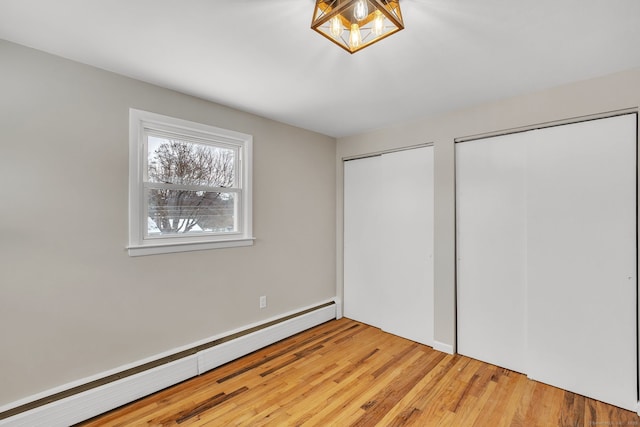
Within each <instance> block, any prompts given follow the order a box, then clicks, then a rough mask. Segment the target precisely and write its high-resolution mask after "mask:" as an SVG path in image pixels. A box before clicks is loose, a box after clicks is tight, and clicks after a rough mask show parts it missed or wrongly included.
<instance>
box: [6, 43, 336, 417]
mask: <svg viewBox="0 0 640 427" xmlns="http://www.w3.org/2000/svg"><path fill="white" fill-rule="evenodd" d="M0 58H1V60H0V61H1V65H0V135H1V140H0V144H1V150H0V182H1V184H0V384H1V385H0V406H2V405H4V404H7V403H10V402H13V401H15V400H18V399H21V398H24V397H27V396H30V395H32V394H35V393H38V392H41V391H44V390H47V389H49V388H52V387H56V386H59V385H62V384H65V383H67V382H71V381H74V380H78V379H81V378H84V377H87V376H90V375H93V374H97V373H100V372H103V371H106V370H109V369H113V368H117V367H118V366H121V365H123V364H127V363H131V362H135V361H137V360H140V359H143V358H145V357H150V356H153V355H155V354H158V353H161V352H165V351H168V350H171V349H173V348H176V347H179V346H182V345H187V344H190V343H193V342H195V341H198V340H201V339H205V338H207V337H210V336H213V335H216V334H219V333H223V332H225V331H228V330H231V329H235V328H239V327H242V326H243V325H247V324H250V323H253V322H259V321H261V320H264V319H267V318H271V317H274V316H278V315H280V314H282V313H287V312H290V311H294V310H296V309H299V308H302V307H307V306H310V305H313V304H316V303H318V302H324V301H326V300H328V299H331V298H333V297H334V296H335V276H336V273H335V262H336V261H335V247H336V242H335V220H336V217H335V212H336V204H335V188H336V178H335V173H334V164H335V153H336V141H335V140H334V139H333V138H329V137H326V136H323V135H319V134H316V133H313V132H309V131H305V130H301V129H298V128H294V127H291V126H287V125H284V124H281V123H277V122H273V121H270V120H267V119H263V118H260V117H256V116H254V115H251V114H248V113H244V112H240V111H237V110H233V109H230V108H227V107H223V106H220V105H216V104H213V103H210V102H206V101H203V100H200V99H197V98H193V97H189V96H186V95H183V94H180V93H177V92H173V91H170V90H166V89H162V88H159V87H156V86H152V85H149V84H145V83H142V82H139V81H136V80H132V79H129V78H126V77H122V76H118V75H115V74H112V73H109V72H106V71H102V70H98V69H96V68H92V67H88V66H85V65H81V64H78V63H75V62H71V61H68V60H65V59H62V58H59V57H55V56H51V55H48V54H45V53H42V52H38V51H35V50H32V49H28V48H25V47H22V46H18V45H15V44H12V43H8V42H5V41H0ZM130 107H133V108H137V109H142V110H147V111H152V112H156V113H160V114H165V115H169V116H173V117H178V118H182V119H186V120H191V121H196V122H200V123H206V124H211V125H213V126H218V127H222V128H226V129H231V130H235V131H238V132H243V133H248V134H251V135H253V137H254V174H253V176H254V204H253V205H254V234H255V237H256V238H257V240H256V242H255V245H254V246H253V247H246V248H231V249H217V250H209V251H200V252H188V253H179V254H167V255H154V256H148V257H136V258H131V257H129V256H128V255H127V251H126V249H125V247H126V245H127V239H128V234H127V228H128V224H127V218H128V216H127V209H128V205H127V201H128V196H127V191H128V144H129V141H128V114H129V108H130ZM260 295H267V296H268V302H269V307H268V308H267V309H265V310H260V309H259V308H258V298H259V296H260Z"/></svg>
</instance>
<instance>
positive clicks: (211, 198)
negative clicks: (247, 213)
mask: <svg viewBox="0 0 640 427" xmlns="http://www.w3.org/2000/svg"><path fill="white" fill-rule="evenodd" d="M148 201H149V210H148V217H149V220H148V225H147V236H150V237H154V236H165V235H180V234H181V235H184V234H187V235H194V234H202V233H231V232H237V231H238V227H237V223H236V218H235V211H236V206H235V205H236V194H235V193H215V192H206V191H186V190H148Z"/></svg>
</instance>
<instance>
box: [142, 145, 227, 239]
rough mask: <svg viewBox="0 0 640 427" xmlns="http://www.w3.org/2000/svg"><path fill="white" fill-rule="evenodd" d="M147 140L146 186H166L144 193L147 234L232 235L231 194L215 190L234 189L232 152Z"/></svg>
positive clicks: (221, 148) (208, 147) (213, 147)
mask: <svg viewBox="0 0 640 427" xmlns="http://www.w3.org/2000/svg"><path fill="white" fill-rule="evenodd" d="M148 141H149V144H148V147H149V148H148V171H147V174H148V182H149V183H151V184H153V183H158V184H171V185H172V188H153V186H151V188H150V189H149V192H148V203H149V206H148V215H149V219H150V221H149V224H148V234H150V235H152V234H158V233H160V234H179V233H194V232H228V231H235V229H236V224H235V219H234V218H235V215H234V213H235V203H236V200H235V199H236V197H235V196H236V194H235V193H234V192H233V191H229V192H224V191H220V190H221V189H224V188H231V187H234V185H235V170H236V169H235V159H236V151H235V150H233V149H229V148H224V147H215V146H211V145H207V144H198V143H193V142H186V141H181V140H176V139H167V138H160V137H154V136H149V139H148ZM174 185H175V188H174V187H173V186H174ZM181 187H182V188H181ZM211 190H215V191H211Z"/></svg>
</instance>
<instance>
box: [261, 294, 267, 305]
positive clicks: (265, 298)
mask: <svg viewBox="0 0 640 427" xmlns="http://www.w3.org/2000/svg"><path fill="white" fill-rule="evenodd" d="M260 308H267V297H266V295H263V296H261V297H260Z"/></svg>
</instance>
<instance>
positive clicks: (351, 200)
mask: <svg viewBox="0 0 640 427" xmlns="http://www.w3.org/2000/svg"><path fill="white" fill-rule="evenodd" d="M381 167H382V166H381V157H380V156H377V157H367V158H364V159H358V160H350V161H348V162H345V163H344V299H343V305H344V307H343V311H344V315H345V316H346V317H348V318H350V319H353V320H358V321H360V322H364V323H367V324H369V325H372V326H376V327H378V328H380V327H381V326H380V318H381V316H380V311H379V308H380V307H381V306H382V298H381V294H380V289H379V287H380V285H379V283H378V281H379V277H380V272H379V266H380V263H381V262H382V257H383V254H382V252H381V251H380V250H379V242H378V241H377V239H376V238H377V234H378V230H379V228H380V223H381V222H382V218H381V217H380V209H379V206H380V185H381V183H382V175H381V174H380V170H381Z"/></svg>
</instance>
